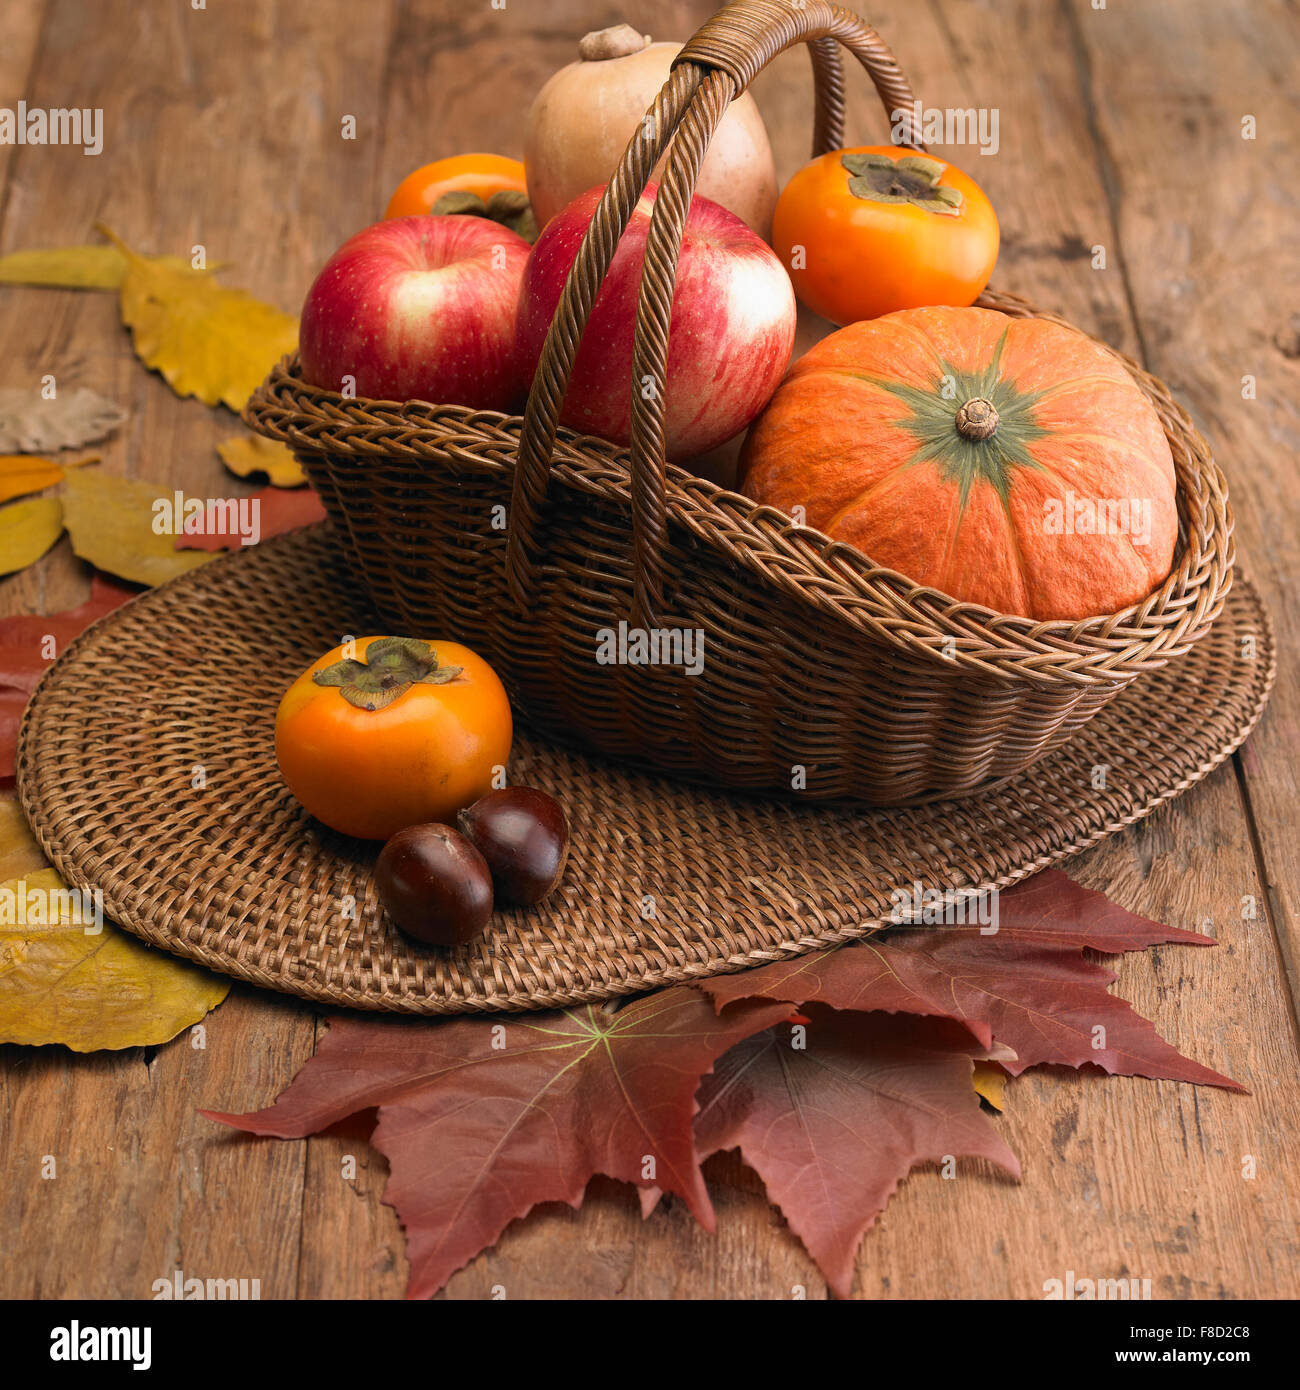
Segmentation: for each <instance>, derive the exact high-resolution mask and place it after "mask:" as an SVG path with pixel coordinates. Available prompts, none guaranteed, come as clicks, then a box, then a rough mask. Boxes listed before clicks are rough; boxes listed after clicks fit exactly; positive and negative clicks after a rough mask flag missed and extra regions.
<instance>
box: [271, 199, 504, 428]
mask: <svg viewBox="0 0 1300 1390" xmlns="http://www.w3.org/2000/svg"><path fill="white" fill-rule="evenodd" d="M527 259H528V243H527V242H526V241H525V240H524V239H523V238H522V237H520V236H516V235H515V233H514V232H512V231H510V230H509V229H508V228H506V227H502V226H500V225H499V224H497V223H495V222H489V221H488V220H487V219H486V218H482V217H468V216H459V217H457V216H439V217H397V218H393V219H392V220H391V221H387V222H376V223H375V225H374V226H373V227H367V228H366V229H365V231H363V232H358V233H357V234H356V236H354V237H352V239H351V240H350V241H346V242H344V243H343V245H342V246H340V247H339V249H338V250H337V251H336V252H335V253H334V254H333V256H331V257H330V259H329V261H328V262H327V264H326V266H325V269H324V270H322V271H321V273H320V274H319V275H318V276H317V277H316V283H315V284H314V285H312V287H311V289H310V290H308V291H307V300H306V303H305V304H304V305H303V309H302V325H301V327H300V329H299V339H298V342H299V353H300V355H301V358H302V374H303V376H304V378H305V379H306V380H307V381H309V382H310V383H311V384H312V385H313V386H323V387H326V388H327V389H328V390H331V391H341V392H343V393H344V394H345V395H355V396H367V397H372V398H377V399H380V400H389V401H409V400H422V401H431V402H433V403H435V404H458V405H469V406H474V407H475V408H477V409H483V410H509V409H511V408H512V407H513V406H515V405H517V404H518V402H519V400H520V398H521V397H522V395H523V393H524V389H525V382H524V381H523V380H522V378H521V376H520V374H519V370H518V366H517V363H516V359H515V356H514V347H513V345H514V336H515V308H516V305H517V303H518V300H519V281H520V278H521V276H522V274H523V269H524V264H525V262H526V261H527ZM349 377H350V378H351V379H352V380H351V389H350V390H348V389H347V388H348V385H349V383H348V382H347V380H346V378H349Z"/></svg>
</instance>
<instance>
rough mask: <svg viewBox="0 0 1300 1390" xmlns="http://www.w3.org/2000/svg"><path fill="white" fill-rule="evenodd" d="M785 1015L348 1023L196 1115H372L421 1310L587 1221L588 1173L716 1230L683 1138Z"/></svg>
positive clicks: (672, 1011)
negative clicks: (545, 1237)
mask: <svg viewBox="0 0 1300 1390" xmlns="http://www.w3.org/2000/svg"><path fill="white" fill-rule="evenodd" d="M788 1013H789V1009H788V1007H787V1006H785V1005H784V1004H766V1003H760V1004H741V1005H738V1006H736V1007H735V1008H734V1009H728V1010H727V1012H726V1015H725V1017H721V1018H720V1017H719V1016H718V1015H717V1013H716V1012H715V1010H714V1009H713V1007H712V1006H711V1005H710V1003H709V1001H708V1000H707V999H705V998H704V996H703V995H701V994H700V993H698V992H697V991H696V990H694V989H691V988H689V987H685V986H679V987H677V988H675V989H668V990H664V991H662V992H660V993H658V994H652V995H649V996H647V997H645V998H641V999H637V1000H635V1001H634V1002H633V1003H630V1004H628V1005H627V1006H626V1007H624V1008H622V1009H620V1010H619V1011H618V1012H616V1013H607V1012H606V1011H604V1010H602V1009H600V1008H597V1007H594V1006H584V1007H581V1008H574V1009H566V1010H563V1011H557V1012H551V1013H543V1014H519V1015H509V1016H506V1017H500V1018H497V1019H493V1020H490V1021H489V1020H483V1019H474V1018H454V1019H448V1020H445V1021H440V1022H437V1023H427V1022H412V1021H408V1020H370V1019H354V1018H341V1019H337V1020H335V1021H333V1022H332V1023H331V1024H330V1029H329V1032H328V1033H327V1034H326V1036H325V1038H324V1040H323V1041H322V1042H321V1044H320V1046H319V1048H318V1049H317V1051H316V1054H315V1056H313V1057H311V1058H310V1059H309V1060H308V1061H307V1063H306V1065H305V1066H304V1067H303V1068H302V1070H301V1071H300V1072H299V1073H298V1075H297V1076H296V1077H295V1078H294V1079H293V1082H292V1083H291V1084H290V1086H289V1087H288V1089H287V1090H285V1092H284V1093H283V1094H282V1095H281V1096H280V1097H279V1099H278V1100H276V1102H275V1103H274V1105H271V1106H270V1107H268V1108H267V1109H265V1110H258V1111H252V1112H250V1113H249V1114H246V1115H229V1114H222V1113H218V1112H212V1111H206V1110H205V1111H202V1112H200V1113H202V1114H204V1115H207V1116H208V1118H210V1119H213V1120H219V1121H221V1122H222V1123H224V1124H229V1125H233V1126H235V1127H236V1128H239V1129H244V1130H247V1131H249V1132H250V1133H253V1134H269V1135H276V1136H278V1137H279V1138H282V1139H300V1138H303V1137H305V1136H306V1135H308V1134H315V1133H317V1132H319V1131H320V1130H322V1129H325V1128H327V1127H328V1126H329V1125H331V1124H334V1123H336V1122H337V1121H339V1120H341V1119H343V1118H345V1117H346V1116H348V1115H353V1114H356V1113H357V1112H358V1111H362V1110H368V1109H370V1108H372V1107H377V1108H378V1111H379V1116H378V1123H377V1124H376V1126H375V1131H374V1135H373V1137H372V1140H371V1142H372V1143H373V1144H374V1146H375V1147H376V1148H377V1149H378V1150H379V1151H380V1152H381V1153H383V1154H384V1155H386V1156H387V1158H388V1161H389V1166H390V1169H391V1176H390V1178H389V1182H388V1186H387V1188H386V1190H385V1195H384V1200H385V1201H387V1202H388V1203H389V1204H390V1205H392V1206H393V1207H394V1208H396V1210H397V1214H398V1216H399V1217H400V1218H401V1221H402V1224H403V1226H404V1227H405V1229H406V1238H407V1251H408V1255H409V1257H410V1262H411V1276H410V1283H409V1285H408V1289H407V1292H408V1295H409V1296H410V1297H412V1298H427V1297H429V1296H431V1295H432V1294H434V1293H436V1292H437V1291H438V1290H439V1289H440V1288H441V1287H442V1286H443V1284H445V1283H446V1282H447V1280H448V1279H449V1278H450V1277H451V1276H452V1274H454V1273H455V1272H456V1270H458V1269H459V1268H460V1267H461V1266H462V1265H464V1264H466V1263H467V1262H468V1261H469V1260H471V1259H473V1257H474V1256H475V1255H476V1254H478V1253H479V1251H481V1250H483V1249H485V1248H486V1247H487V1246H489V1245H491V1244H492V1243H493V1242H494V1241H495V1240H496V1239H497V1237H498V1236H499V1235H500V1234H501V1232H502V1231H503V1230H504V1229H505V1227H506V1226H507V1225H508V1224H509V1223H510V1222H511V1221H512V1220H514V1219H515V1218H516V1217H519V1216H523V1215H524V1214H525V1213H526V1212H528V1211H529V1210H530V1209H531V1208H532V1207H533V1206H535V1205H536V1204H537V1203H538V1202H551V1201H562V1202H568V1203H569V1205H570V1206H574V1207H577V1206H580V1205H581V1203H582V1198H583V1193H584V1191H585V1189H586V1186H587V1182H588V1180H589V1179H590V1178H591V1177H592V1176H593V1175H594V1174H596V1173H604V1174H607V1175H608V1176H609V1177H612V1178H620V1179H622V1180H623V1181H625V1182H631V1183H636V1184H637V1185H638V1186H649V1185H657V1186H659V1187H662V1188H663V1189H664V1190H666V1191H669V1192H674V1193H676V1194H678V1195H679V1196H681V1197H682V1198H683V1200H685V1202H686V1203H687V1205H688V1206H689V1207H690V1209H691V1211H692V1212H693V1213H694V1214H695V1216H696V1218H697V1219H698V1220H699V1221H700V1222H701V1223H702V1224H704V1225H705V1226H706V1228H708V1229H710V1230H711V1229H712V1226H713V1208H712V1206H711V1204H710V1202H709V1197H708V1193H707V1192H706V1190H705V1186H704V1180H703V1178H702V1177H701V1175H700V1171H699V1164H698V1162H697V1160H696V1157H695V1141H694V1137H693V1135H692V1131H691V1120H692V1118H693V1116H694V1115H695V1112H696V1109H697V1105H696V1100H695V1093H696V1091H697V1089H698V1088H699V1083H700V1078H701V1077H702V1076H703V1075H704V1074H705V1073H707V1072H708V1071H709V1069H710V1068H711V1067H712V1065H713V1063H714V1061H715V1060H716V1059H717V1058H718V1057H720V1056H721V1055H722V1054H723V1053H724V1052H726V1051H727V1049H728V1048H730V1047H731V1046H733V1044H735V1043H737V1042H739V1041H740V1040H741V1039H743V1038H746V1037H748V1036H749V1035H750V1034H751V1033H754V1032H757V1031H760V1030H762V1029H764V1028H767V1027H769V1026H770V1025H771V1024H772V1023H774V1022H776V1021H777V1020H778V1019H780V1018H783V1017H785V1015H787V1014H788ZM969 1086H970V1080H969V1076H968V1077H967V1088H968V1089H969Z"/></svg>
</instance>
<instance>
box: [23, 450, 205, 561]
mask: <svg viewBox="0 0 1300 1390" xmlns="http://www.w3.org/2000/svg"><path fill="white" fill-rule="evenodd" d="M174 498H175V494H174V493H173V492H172V491H171V490H170V489H165V488H163V487H162V486H160V485H159V484H158V483H144V482H139V481H136V480H133V479H130V478H118V477H115V476H114V475H113V474H111V473H100V472H97V471H91V472H87V471H85V470H82V471H79V472H76V473H69V474H68V476H67V478H66V480H65V481H64V484H63V519H64V524H65V525H66V526H67V528H68V535H69V536H70V537H71V538H72V548H73V550H74V551H75V552H76V553H77V554H78V555H80V556H81V558H82V559H83V560H89V561H90V563H91V564H92V565H94V566H95V568H96V569H101V570H106V571H107V572H108V573H109V574H115V575H117V576H118V577H119V578H120V579H129V580H131V581H132V582H133V583H135V584H161V583H163V582H164V581H165V580H168V579H174V578H175V577H176V576H177V575H178V574H184V573H185V571H186V570H192V569H194V568H195V567H196V566H198V565H202V564H205V563H206V562H207V561H208V560H211V559H212V553H211V552H210V551H206V550H177V549H176V536H177V534H178V523H177V521H176V519H175V518H174V517H173V516H172V513H173V512H174V511H175V501H174ZM15 505H17V506H23V505H25V504H24V503H21V502H20V503H16V504H15ZM0 515H3V512H0ZM160 518H161V523H160V524H159V525H157V527H156V526H155V523H156V522H159V520H160Z"/></svg>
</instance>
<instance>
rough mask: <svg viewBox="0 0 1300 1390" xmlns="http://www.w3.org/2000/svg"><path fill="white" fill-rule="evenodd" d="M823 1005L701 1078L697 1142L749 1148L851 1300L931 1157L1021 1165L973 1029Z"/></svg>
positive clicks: (1010, 1167) (772, 1191) (711, 1147)
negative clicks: (871, 1235)
mask: <svg viewBox="0 0 1300 1390" xmlns="http://www.w3.org/2000/svg"><path fill="white" fill-rule="evenodd" d="M726 1012H727V1013H729V1012H730V1010H729V1009H728V1010H727V1011H726ZM811 1014H812V1022H811V1023H810V1024H809V1026H808V1027H807V1029H806V1030H804V1031H803V1032H800V1030H798V1029H790V1028H785V1027H778V1028H770V1029H768V1030H767V1031H766V1032H763V1033H761V1034H757V1035H755V1036H753V1037H750V1038H748V1039H746V1040H745V1041H743V1042H741V1043H739V1044H738V1045H737V1046H736V1047H733V1048H732V1049H731V1051H730V1052H728V1053H727V1054H726V1056H725V1057H723V1058H722V1059H721V1060H720V1061H719V1062H718V1063H717V1065H716V1066H715V1067H714V1070H713V1074H712V1075H711V1076H709V1077H707V1078H706V1079H705V1081H704V1084H703V1085H702V1086H701V1087H700V1096H699V1101H700V1113H699V1115H698V1116H697V1117H696V1120H695V1142H696V1147H697V1148H698V1150H699V1154H700V1158H701V1159H702V1160H703V1159H705V1158H707V1157H708V1156H709V1155H710V1154H713V1153H717V1152H718V1150H720V1149H732V1148H738V1149H739V1150H740V1152H741V1156H742V1157H743V1158H744V1160H745V1162H746V1163H748V1164H749V1166H750V1167H751V1168H753V1169H754V1171H755V1172H756V1173H757V1174H758V1175H759V1177H761V1178H762V1180H763V1185H764V1187H765V1188H766V1189H767V1195H768V1198H769V1200H771V1201H772V1202H774V1203H775V1204H776V1205H777V1206H779V1207H780V1208H781V1211H782V1213H783V1214H784V1216H785V1219H786V1221H787V1222H788V1223H789V1225H790V1229H791V1230H793V1231H794V1233H795V1234H796V1235H797V1236H798V1237H799V1239H800V1240H801V1241H803V1243H804V1246H805V1247H806V1249H807V1251H808V1253H809V1254H810V1255H811V1256H812V1257H813V1259H814V1260H815V1261H816V1262H817V1265H818V1267H819V1268H820V1269H821V1271H822V1273H823V1274H824V1275H825V1276H826V1280H827V1282H828V1283H829V1284H830V1286H831V1288H832V1289H833V1290H834V1291H835V1292H836V1293H837V1294H839V1295H840V1297H842V1298H847V1297H848V1294H849V1291H850V1288H851V1285H852V1283H853V1266H854V1259H855V1256H856V1253H857V1249H858V1246H859V1245H860V1244H861V1242H862V1238H863V1236H864V1235H865V1234H866V1232H867V1230H868V1228H869V1227H870V1226H871V1225H872V1223H873V1222H874V1221H875V1219H876V1217H877V1216H879V1214H880V1213H881V1212H882V1211H883V1210H884V1208H885V1205H886V1203H887V1202H888V1201H889V1199H890V1197H891V1196H892V1195H893V1193H894V1192H895V1190H896V1189H897V1187H898V1184H899V1183H900V1182H901V1181H902V1179H903V1178H905V1177H906V1176H907V1174H908V1173H909V1172H910V1171H911V1170H912V1168H914V1167H915V1166H916V1165H917V1164H918V1163H923V1162H926V1161H935V1162H938V1161H942V1160H945V1159H948V1158H954V1159H955V1158H959V1157H977V1158H986V1159H988V1160H989V1161H990V1162H992V1163H996V1164H997V1165H998V1166H999V1167H1001V1168H1004V1169H1005V1170H1006V1171H1007V1172H1008V1173H1011V1174H1012V1175H1013V1176H1014V1177H1017V1178H1018V1177H1019V1176H1020V1165H1019V1163H1018V1162H1017V1161H1016V1157H1015V1155H1014V1154H1013V1153H1012V1152H1011V1150H1010V1149H1008V1148H1007V1146H1006V1144H1004V1143H1003V1142H1002V1139H1001V1137H1000V1136H999V1135H998V1132H997V1129H996V1127H995V1126H994V1125H993V1123H992V1122H991V1121H990V1119H989V1117H988V1116H987V1115H985V1114H984V1113H983V1112H982V1111H981V1109H980V1104H979V1098H978V1096H977V1095H976V1094H975V1089H974V1087H973V1086H972V1085H971V1064H972V1055H973V1054H979V1053H980V1052H981V1049H980V1048H978V1047H977V1046H976V1045H975V1044H974V1042H973V1040H972V1039H971V1036H970V1034H969V1033H968V1032H967V1031H966V1029H965V1028H964V1027H962V1026H961V1025H959V1024H954V1023H952V1022H951V1021H949V1020H946V1019H933V1018H906V1017H903V1018H900V1017H896V1016H892V1015H890V1014H887V1013H853V1012H836V1011H835V1010H833V1009H828V1008H819V1007H816V1006H813V1008H812V1010H811ZM724 1017H725V1014H724ZM642 1205H643V1208H645V1207H646V1206H647V1203H645V1202H644V1201H643V1204H642Z"/></svg>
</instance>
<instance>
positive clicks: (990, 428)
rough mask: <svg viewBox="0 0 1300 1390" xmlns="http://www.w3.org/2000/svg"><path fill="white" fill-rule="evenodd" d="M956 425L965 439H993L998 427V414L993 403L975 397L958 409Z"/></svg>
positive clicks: (983, 398)
mask: <svg viewBox="0 0 1300 1390" xmlns="http://www.w3.org/2000/svg"><path fill="white" fill-rule="evenodd" d="M954 423H955V424H956V426H957V433H958V434H959V435H961V437H962V438H963V439H974V440H984V439H992V437H993V435H994V433H995V432H996V431H997V427H998V412H997V409H996V408H995V407H994V404H993V402H992V401H990V400H987V399H986V398H985V397H983V396H973V397H972V398H971V399H970V400H968V401H967V402H966V404H965V405H963V406H961V407H960V408H959V409H958V411H957V418H956V421H955V422H954Z"/></svg>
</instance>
